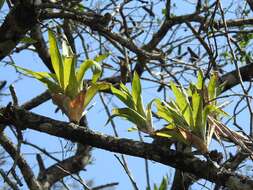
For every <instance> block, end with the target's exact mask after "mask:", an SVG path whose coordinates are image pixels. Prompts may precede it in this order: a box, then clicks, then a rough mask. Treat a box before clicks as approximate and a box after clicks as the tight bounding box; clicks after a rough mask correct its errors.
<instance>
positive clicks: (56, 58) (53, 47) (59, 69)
mask: <svg viewBox="0 0 253 190" xmlns="http://www.w3.org/2000/svg"><path fill="white" fill-rule="evenodd" d="M48 36H49V52H50V56H51V61H52V65H53V68H54V71H55V74H56V78H57V80H58V82H59V84H60V86H61V87H62V88H63V89H64V71H63V64H62V57H61V54H60V51H59V49H58V46H57V41H56V37H55V35H54V33H53V32H52V31H51V30H48Z"/></svg>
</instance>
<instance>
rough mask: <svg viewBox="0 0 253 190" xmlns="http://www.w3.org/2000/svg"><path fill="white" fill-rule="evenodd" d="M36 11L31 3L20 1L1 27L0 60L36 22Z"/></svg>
mask: <svg viewBox="0 0 253 190" xmlns="http://www.w3.org/2000/svg"><path fill="white" fill-rule="evenodd" d="M36 18H37V15H36V11H35V8H34V6H33V5H31V4H29V3H25V2H24V3H19V4H17V5H16V6H14V8H13V9H12V10H11V11H10V12H9V14H8V15H7V16H6V18H5V20H4V23H3V24H2V26H1V27H0V60H2V59H3V58H4V57H5V56H7V55H8V54H9V53H10V52H11V51H12V50H13V49H14V48H15V47H16V45H17V44H18V43H19V41H20V40H21V39H22V38H23V37H24V36H25V34H26V33H27V32H28V30H30V29H31V27H32V26H33V25H34V24H35V23H36Z"/></svg>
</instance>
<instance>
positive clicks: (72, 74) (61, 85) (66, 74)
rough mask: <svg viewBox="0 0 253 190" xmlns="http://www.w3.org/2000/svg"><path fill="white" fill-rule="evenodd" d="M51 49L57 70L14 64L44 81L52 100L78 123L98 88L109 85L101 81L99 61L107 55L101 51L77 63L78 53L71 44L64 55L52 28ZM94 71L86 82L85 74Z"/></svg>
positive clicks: (65, 47)
mask: <svg viewBox="0 0 253 190" xmlns="http://www.w3.org/2000/svg"><path fill="white" fill-rule="evenodd" d="M48 36H49V46H50V47H49V51H50V56H51V61H52V66H53V69H54V73H48V72H35V71H31V70H29V69H25V68H22V67H19V66H16V65H14V66H15V67H16V68H17V69H18V70H20V71H21V72H23V73H24V74H26V75H29V76H31V77H34V78H35V79H37V80H39V81H40V82H42V83H44V84H45V85H46V86H47V87H48V89H49V91H50V93H51V95H52V100H53V103H54V104H56V105H57V106H59V108H60V109H61V110H62V112H63V113H65V114H66V115H67V117H68V118H69V120H70V121H72V122H75V123H78V122H79V120H80V119H81V117H82V114H83V112H84V110H85V108H86V107H87V105H88V104H89V102H90V101H91V100H92V98H93V97H94V96H95V95H96V93H97V92H98V91H99V90H105V89H109V88H110V85H109V83H104V82H98V79H99V78H100V75H101V67H100V65H99V63H98V62H100V61H102V60H103V59H105V58H106V57H107V55H101V56H98V57H96V58H95V59H94V60H91V59H88V60H85V61H83V62H82V63H81V65H80V66H79V68H76V67H77V60H76V56H75V55H74V54H73V53H72V51H71V48H70V46H66V43H65V46H64V47H63V51H65V54H64V55H61V54H60V51H59V48H58V46H57V40H56V37H55V35H54V33H53V32H52V31H50V30H49V31H48ZM89 69H91V70H92V72H93V75H92V79H91V82H90V83H89V84H84V82H83V78H84V76H85V73H86V71H87V70H89Z"/></svg>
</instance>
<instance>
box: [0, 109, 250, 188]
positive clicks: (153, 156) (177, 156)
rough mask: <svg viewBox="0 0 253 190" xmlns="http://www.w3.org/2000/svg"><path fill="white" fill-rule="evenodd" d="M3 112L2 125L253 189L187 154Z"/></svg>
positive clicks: (15, 111)
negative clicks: (37, 132)
mask: <svg viewBox="0 0 253 190" xmlns="http://www.w3.org/2000/svg"><path fill="white" fill-rule="evenodd" d="M2 113H4V116H3V117H2V119H4V118H5V122H7V123H8V122H10V123H11V124H13V125H15V126H16V125H17V126H20V125H23V126H24V127H27V128H30V129H33V130H36V131H41V132H43V133H47V134H51V135H54V136H57V137H62V138H65V139H68V140H71V141H73V142H79V143H82V144H89V145H91V146H94V147H97V148H101V149H104V150H108V151H112V152H117V153H122V154H128V155H131V156H136V157H141V158H146V159H149V160H153V161H156V162H159V163H162V164H165V165H168V166H171V167H174V168H177V169H180V170H182V171H184V172H189V173H192V174H194V175H195V176H197V177H199V178H204V179H207V180H209V181H211V182H214V183H216V184H219V185H222V186H226V187H228V188H230V189H244V190H248V189H249V190H251V189H253V180H251V179H249V178H248V177H245V176H242V175H239V174H235V173H233V172H230V171H228V170H226V169H219V168H217V167H216V166H215V165H214V164H213V163H211V162H206V161H203V160H200V159H199V158H196V157H194V156H193V155H190V154H183V153H180V152H176V151H174V150H168V149H166V148H162V147H157V146H156V145H154V144H149V143H144V142H138V141H134V140H130V139H125V138H115V137H113V136H109V135H103V134H100V133H96V132H93V131H91V130H89V129H87V128H83V127H79V126H78V125H75V124H72V123H66V122H60V121H57V120H53V119H50V118H48V117H44V116H40V115H37V114H34V113H31V112H28V111H25V110H22V109H18V108H15V107H11V109H8V110H6V109H5V110H3V109H2ZM10 116H11V117H10ZM14 118H15V119H14Z"/></svg>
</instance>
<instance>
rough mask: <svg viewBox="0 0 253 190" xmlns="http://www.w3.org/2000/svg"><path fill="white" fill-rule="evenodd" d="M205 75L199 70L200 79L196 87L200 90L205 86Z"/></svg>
mask: <svg viewBox="0 0 253 190" xmlns="http://www.w3.org/2000/svg"><path fill="white" fill-rule="evenodd" d="M203 79H204V76H203V72H202V71H201V70H199V71H198V81H197V84H196V87H197V89H198V90H200V89H202V87H203V82H204V80H203Z"/></svg>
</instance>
